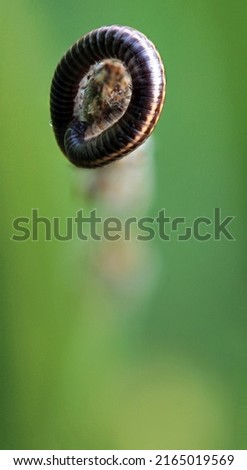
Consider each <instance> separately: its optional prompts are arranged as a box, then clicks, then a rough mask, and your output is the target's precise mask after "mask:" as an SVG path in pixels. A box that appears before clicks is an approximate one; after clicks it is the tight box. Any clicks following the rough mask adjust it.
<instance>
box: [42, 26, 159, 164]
mask: <svg viewBox="0 0 247 470" xmlns="http://www.w3.org/2000/svg"><path fill="white" fill-rule="evenodd" d="M108 58H114V59H118V60H120V61H122V62H123V63H124V65H125V67H126V68H127V70H128V72H129V74H130V76H131V80H132V95H131V99H130V103H129V105H128V108H127V110H126V112H125V113H124V115H123V116H122V117H121V118H120V119H119V120H118V121H117V122H116V123H114V124H113V125H112V126H111V127H109V128H108V129H106V130H104V131H103V132H102V133H101V134H99V135H97V136H95V137H92V138H90V139H87V140H85V132H86V129H87V127H88V124H87V123H82V122H80V121H78V120H76V119H75V118H74V116H73V112H74V100H75V97H76V95H77V92H78V88H79V84H80V82H81V80H82V78H83V77H84V76H85V75H86V74H87V73H88V70H89V68H90V67H91V66H92V65H94V64H95V63H97V62H98V61H102V60H104V59H108ZM164 96H165V75H164V69H163V65H162V62H161V59H160V56H159V54H158V52H157V51H156V49H155V47H154V45H153V44H152V43H151V42H150V41H149V40H148V39H147V38H146V37H145V36H144V35H143V34H142V33H140V32H139V31H137V30H135V29H133V28H130V27H125V26H115V25H113V26H104V27H102V28H99V29H96V30H94V31H92V32H90V33H88V34H87V35H86V36H84V37H82V38H81V39H79V40H78V41H77V42H76V43H75V44H74V45H73V46H72V47H71V48H70V49H69V50H68V52H67V53H66V54H65V55H64V56H63V58H62V60H61V61H60V63H59V64H58V66H57V68H56V71H55V74H54V77H53V80H52V85H51V94H50V111H51V122H52V125H53V130H54V133H55V137H56V140H57V143H58V145H59V147H60V148H61V150H62V152H63V153H64V154H65V155H66V156H67V157H68V159H69V160H70V161H71V162H72V163H73V164H75V165H76V166H79V167H85V168H95V167H97V166H101V165H105V164H107V163H110V162H111V161H113V160H115V159H118V158H121V157H123V156H124V155H127V154H128V153H130V152H132V151H133V150H134V149H135V148H136V147H138V146H139V145H140V144H142V143H143V142H144V141H145V140H146V139H147V137H148V136H149V135H150V134H151V132H152V131H153V129H154V126H155V124H156V123H157V121H158V119H159V116H160V112H161V110H162V107H163V102H164Z"/></svg>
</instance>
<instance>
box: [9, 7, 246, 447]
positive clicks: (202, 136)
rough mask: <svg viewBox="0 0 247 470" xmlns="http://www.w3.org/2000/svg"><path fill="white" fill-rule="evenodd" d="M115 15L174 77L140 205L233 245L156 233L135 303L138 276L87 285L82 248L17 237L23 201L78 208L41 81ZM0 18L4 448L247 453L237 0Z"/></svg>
mask: <svg viewBox="0 0 247 470" xmlns="http://www.w3.org/2000/svg"><path fill="white" fill-rule="evenodd" d="M114 23H116V24H127V25H130V26H133V27H135V28H137V29H139V30H140V31H142V32H143V33H145V34H146V35H147V36H148V37H150V39H151V40H152V41H153V42H154V43H155V44H156V46H157V48H158V49H159V51H160V54H161V56H162V57H163V59H164V63H165V67H166V70H167V79H168V87H167V100H166V104H165V108H164V112H163V115H162V118H161V120H160V122H159V124H158V126H157V129H156V131H155V143H156V153H155V167H156V168H155V169H156V175H157V177H156V189H155V197H154V201H153V205H152V207H151V209H150V214H154V215H156V213H157V211H158V210H159V209H161V208H163V207H165V208H166V210H167V212H168V214H169V215H170V216H171V217H175V216H185V217H186V218H187V219H188V220H189V221H192V220H193V218H195V217H197V216H200V215H202V216H207V217H212V214H213V209H214V207H220V208H221V209H222V214H223V215H224V216H226V215H234V216H235V217H236V218H235V220H234V222H233V223H232V225H231V230H232V233H233V235H234V236H235V238H236V241H233V242H230V241H227V240H224V239H223V240H221V241H218V242H216V241H213V240H211V241H208V242H204V243H200V242H198V241H195V240H189V241H188V242H178V241H177V240H176V238H174V237H173V239H172V240H171V241H170V242H162V241H161V240H159V239H158V237H157V238H156V239H155V240H154V241H153V242H152V243H151V248H152V250H153V252H154V253H155V257H156V258H157V259H158V264H159V272H158V273H157V274H156V278H155V282H153V285H152V288H150V292H149V293H148V294H146V295H145V296H143V294H142V289H140V288H139V284H138V279H137V277H138V276H136V279H134V282H132V289H133V292H132V294H131V295H129V293H128V292H123V293H116V289H115V288H114V286H113V287H112V288H111V285H110V284H109V283H108V284H107V283H105V282H104V280H103V279H100V278H97V276H95V275H94V271H93V270H92V269H91V268H90V256H93V255H92V252H91V254H90V255H89V254H88V245H87V243H85V242H84V243H83V242H81V243H80V242H78V241H77V240H73V241H70V242H67V243H61V242H57V241H51V242H45V241H44V239H43V238H42V239H41V240H40V241H38V242H32V241H28V242H23V243H17V242H14V241H12V240H11V236H12V234H13V229H12V221H13V219H14V218H15V217H18V216H26V217H29V216H30V213H31V209H32V208H39V211H40V213H41V214H42V215H45V216H47V217H53V216H54V215H55V216H61V217H62V219H64V218H65V217H66V216H69V215H75V211H76V210H77V209H78V208H80V207H83V206H84V203H83V201H80V200H79V199H78V198H75V197H74V196H73V194H72V192H73V191H72V189H71V188H72V180H73V172H74V169H73V168H72V167H71V166H70V165H69V163H68V162H67V161H66V159H65V158H64V157H63V156H62V155H61V153H60V151H59V149H58V147H57V146H56V143H55V139H54V137H53V133H52V129H51V128H50V126H49V89H50V82H51V79H52V75H53V72H54V69H55V67H56V65H57V62H58V61H59V60H60V58H61V57H62V55H63V53H64V52H65V51H66V50H67V49H68V47H69V46H70V45H71V44H72V43H73V42H74V41H75V40H77V39H78V38H79V37H80V36H81V35H83V34H84V33H86V32H88V31H90V30H92V29H93V28H95V27H99V26H102V25H104V24H114ZM0 25H1V29H0V31H1V95H2V96H1V116H2V117H1V159H0V162H1V163H0V165H1V217H2V223H1V313H0V315H1V330H0V348H1V356H0V360H1V363H0V380H1V387H0V407H1V410H0V447H1V449H114V448H115V449H116V448H119V449H165V448H170V449H176V448H177V449H207V448H208V449H209V448H212V449H230V448H232V449H243V448H245V447H246V442H247V432H246V431H247V412H246V410H247V407H246V391H247V376H246V365H247V344H246V336H247V334H246V333H247V318H246V229H247V227H246V191H245V187H246V182H245V180H246V150H247V145H246V104H247V103H246V46H247V38H246V31H247V4H246V2H244V1H241V0H236V1H235V2H232V1H230V0H217V1H215V0H207V1H205V0H186V1H184V0H153V1H152V2H147V1H143V0H142V1H140V0H134V1H132V0H131V1H130V0H125V1H124V2H119V1H116V0H115V1H112V0H108V1H107V2H104V3H103V2H102V1H101V0H94V1H93V2H91V1H90V2H89V1H85V0H80V1H79V0H73V1H71V0H59V1H58V0H52V1H50V0H49V1H48V0H43V1H38V0H22V1H18V0H15V1H13V0H10V1H9V2H4V1H3V0H2V2H1V14H0ZM130 211H131V208H130ZM150 265H152V256H151V258H150ZM151 268H152V266H150V269H151ZM137 288H138V289H139V291H138V292H137V293H134V292H135V289H136V290H138V289H137ZM143 290H146V287H145V289H144V288H143Z"/></svg>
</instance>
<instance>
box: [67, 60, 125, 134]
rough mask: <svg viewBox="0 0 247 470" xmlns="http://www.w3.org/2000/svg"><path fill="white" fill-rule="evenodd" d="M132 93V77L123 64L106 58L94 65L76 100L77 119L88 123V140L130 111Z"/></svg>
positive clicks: (81, 84) (86, 76) (81, 83)
mask: <svg viewBox="0 0 247 470" xmlns="http://www.w3.org/2000/svg"><path fill="white" fill-rule="evenodd" d="M131 94H132V80H131V76H130V74H129V72H128V70H127V69H126V67H125V66H124V64H123V63H122V62H121V61H119V60H117V59H106V60H103V61H101V62H98V63H97V64H94V65H92V66H91V67H90V69H89V72H88V73H87V75H85V77H83V79H82V80H81V82H80V84H79V89H78V93H77V95H76V97H75V100H74V112H73V116H74V118H76V119H77V120H78V121H83V122H87V123H88V124H89V126H88V129H87V131H86V135H85V138H86V139H89V138H91V137H94V136H96V135H98V134H100V133H101V132H102V131H104V130H106V129H107V128H109V127H111V126H112V125H113V124H114V123H115V122H116V121H118V120H119V119H120V117H121V116H122V115H123V114H124V113H125V111H126V109H127V108H128V105H129V102H130V99H131Z"/></svg>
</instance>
